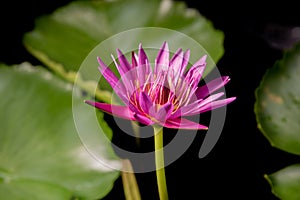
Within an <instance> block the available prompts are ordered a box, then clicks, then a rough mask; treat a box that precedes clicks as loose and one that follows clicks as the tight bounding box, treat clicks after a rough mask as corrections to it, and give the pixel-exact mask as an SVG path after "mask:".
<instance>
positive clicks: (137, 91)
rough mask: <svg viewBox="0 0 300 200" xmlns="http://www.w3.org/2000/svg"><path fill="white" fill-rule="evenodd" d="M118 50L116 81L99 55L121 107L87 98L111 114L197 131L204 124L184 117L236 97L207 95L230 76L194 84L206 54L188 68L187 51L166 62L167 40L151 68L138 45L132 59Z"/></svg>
mask: <svg viewBox="0 0 300 200" xmlns="http://www.w3.org/2000/svg"><path fill="white" fill-rule="evenodd" d="M117 54H118V60H119V62H117V61H116V60H115V59H114V58H113V60H114V63H115V65H116V67H117V69H118V71H119V73H120V77H121V78H120V79H119V78H118V77H117V76H116V75H115V74H114V73H113V72H112V71H111V70H110V69H109V67H108V66H107V65H106V64H105V63H104V62H103V61H102V60H101V59H100V58H99V57H98V62H99V70H100V72H101V74H102V75H103V76H104V77H105V79H106V80H107V81H108V82H109V84H110V85H111V87H112V88H113V90H114V91H115V92H116V94H117V95H118V96H119V97H120V99H121V100H122V101H123V103H124V104H125V105H124V106H121V105H112V104H107V103H100V102H93V101H89V100H86V101H85V102H86V103H87V104H90V105H92V106H95V107H96V108H98V109H100V110H102V111H104V112H107V113H109V114H112V115H114V116H117V117H120V118H124V119H127V120H134V121H137V122H140V123H142V124H144V125H155V124H158V125H160V126H164V127H167V128H174V129H193V130H200V129H207V127H206V126H205V125H201V124H199V123H197V122H194V121H191V120H188V119H186V118H184V117H186V116H192V115H198V114H201V113H204V112H207V111H210V110H212V109H216V108H219V107H222V106H224V105H226V104H228V103H230V102H232V101H233V100H234V99H235V97H232V98H227V99H221V100H219V98H220V97H222V96H223V95H224V93H223V92H219V93H216V94H211V93H213V92H215V91H216V90H218V89H220V88H221V87H223V86H224V85H225V84H226V83H228V81H229V80H230V79H229V77H228V76H223V77H220V78H217V79H215V80H212V81H211V82H209V83H207V84H206V85H204V86H200V87H199V86H198V84H199V81H200V79H201V77H202V75H203V72H204V70H205V67H206V57H207V56H206V55H204V56H203V57H201V58H200V59H199V60H198V61H197V62H196V63H195V64H193V65H192V66H191V68H190V69H189V70H188V71H186V67H187V65H188V60H189V55H190V51H189V50H187V51H186V52H183V50H182V49H178V50H177V52H176V53H175V54H174V55H173V57H172V58H171V59H170V60H169V48H168V44H167V43H166V42H164V43H163V45H162V47H161V49H160V50H159V52H158V54H157V57H156V59H155V63H154V69H153V70H152V68H151V65H150V63H149V60H148V58H147V55H146V53H145V51H144V49H143V48H142V45H141V44H140V45H139V50H138V54H136V53H135V52H132V61H131V63H130V62H129V61H128V60H127V58H126V57H125V56H124V54H123V53H122V52H121V51H120V50H119V49H117ZM112 57H113V56H112ZM185 71H186V72H185Z"/></svg>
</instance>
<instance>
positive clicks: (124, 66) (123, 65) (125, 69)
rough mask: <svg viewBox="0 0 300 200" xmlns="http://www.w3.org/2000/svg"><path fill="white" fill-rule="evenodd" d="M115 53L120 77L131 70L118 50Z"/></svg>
mask: <svg viewBox="0 0 300 200" xmlns="http://www.w3.org/2000/svg"><path fill="white" fill-rule="evenodd" d="M117 53H118V59H119V62H120V65H119V66H118V67H119V69H118V70H119V72H120V75H121V76H122V75H124V74H125V73H126V72H128V71H129V70H130V69H131V65H130V63H129V62H128V60H127V58H126V57H125V56H124V54H123V53H122V51H121V50H120V49H117Z"/></svg>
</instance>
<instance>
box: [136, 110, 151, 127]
mask: <svg viewBox="0 0 300 200" xmlns="http://www.w3.org/2000/svg"><path fill="white" fill-rule="evenodd" d="M134 117H135V119H136V120H137V121H139V122H140V123H142V124H145V125H147V126H148V125H152V124H154V122H153V121H151V120H150V119H149V118H148V117H145V116H143V115H141V114H137V113H135V114H134Z"/></svg>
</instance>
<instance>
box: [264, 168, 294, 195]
mask: <svg viewBox="0 0 300 200" xmlns="http://www.w3.org/2000/svg"><path fill="white" fill-rule="evenodd" d="M266 178H267V179H268V180H269V181H270V183H271V185H272V190H273V193H274V194H276V195H277V196H278V197H280V199H282V200H298V199H300V192H299V191H300V164H296V165H292V166H289V167H286V168H284V169H282V170H280V171H278V172H275V173H273V174H271V175H269V176H267V177H266Z"/></svg>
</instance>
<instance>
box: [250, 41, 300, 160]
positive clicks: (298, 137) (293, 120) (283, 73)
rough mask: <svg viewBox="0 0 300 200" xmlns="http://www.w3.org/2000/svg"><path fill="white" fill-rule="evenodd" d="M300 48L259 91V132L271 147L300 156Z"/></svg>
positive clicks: (288, 55) (277, 66) (269, 74)
mask: <svg viewBox="0 0 300 200" xmlns="http://www.w3.org/2000/svg"><path fill="white" fill-rule="evenodd" d="M299 77H300V46H299V45H298V46H297V47H295V48H294V49H293V50H292V51H290V52H287V53H286V54H285V56H284V58H283V59H282V60H280V61H278V62H277V63H276V64H275V65H274V67H273V68H272V69H270V70H269V71H268V72H267V73H266V74H265V76H264V78H263V80H262V82H261V83H260V86H259V88H258V89H257V90H256V103H255V113H256V118H257V123H258V127H259V129H260V130H261V131H262V132H263V134H264V135H265V136H266V137H267V138H268V140H269V141H270V143H271V144H272V145H273V146H275V147H277V148H279V149H282V150H284V151H287V152H290V153H294V154H298V155H300V134H299V133H300V87H299V85H300V78H299Z"/></svg>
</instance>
